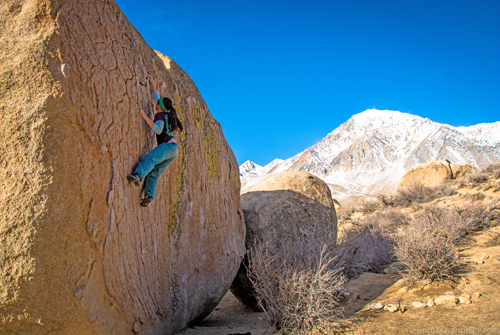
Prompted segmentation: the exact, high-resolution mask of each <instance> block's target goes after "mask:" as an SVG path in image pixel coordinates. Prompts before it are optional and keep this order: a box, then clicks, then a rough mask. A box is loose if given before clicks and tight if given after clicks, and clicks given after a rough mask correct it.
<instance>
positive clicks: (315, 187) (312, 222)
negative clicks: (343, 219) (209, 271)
mask: <svg viewBox="0 0 500 335" xmlns="http://www.w3.org/2000/svg"><path fill="white" fill-rule="evenodd" d="M241 207H242V209H243V213H244V217H245V225H246V228H247V235H246V241H245V245H246V248H247V250H251V249H252V247H253V246H254V245H255V241H256V239H259V240H261V241H262V242H264V243H267V244H268V246H269V249H270V250H274V251H275V252H276V254H277V255H278V257H279V255H280V252H281V249H282V247H283V245H285V244H287V243H293V239H294V238H295V236H302V235H308V234H309V233H310V232H311V229H313V228H315V229H316V228H319V230H316V231H321V232H323V233H324V232H329V235H330V236H331V238H332V240H334V241H336V238H337V215H336V212H335V207H334V205H333V200H332V196H331V192H330V189H329V188H328V185H326V183H325V182H324V181H322V180H321V179H319V178H318V177H316V176H314V175H312V174H310V173H307V172H303V171H286V172H281V173H277V174H274V175H272V176H269V177H267V178H266V179H264V180H262V181H261V182H260V183H258V184H256V185H254V186H253V187H252V188H251V189H249V190H248V192H247V193H244V194H242V196H241ZM231 292H232V293H233V294H234V295H235V296H236V297H237V298H238V299H239V300H240V301H242V302H243V303H245V304H246V305H248V306H251V307H254V306H255V305H256V300H255V297H254V296H253V289H252V285H251V283H250V281H249V280H248V278H247V274H246V268H245V266H243V265H242V266H241V267H240V270H239V271H238V275H237V276H236V279H235V280H234V282H233V284H232V285H231Z"/></svg>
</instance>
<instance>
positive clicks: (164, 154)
mask: <svg viewBox="0 0 500 335" xmlns="http://www.w3.org/2000/svg"><path fill="white" fill-rule="evenodd" d="M178 153H179V150H178V148H177V144H173V143H162V144H160V145H158V146H157V147H156V148H154V149H153V150H151V152H150V153H149V154H147V155H146V156H144V157H143V158H142V160H141V163H139V166H138V167H137V168H136V169H135V174H136V175H137V176H139V178H141V180H145V186H144V196H148V195H149V196H151V197H153V198H154V197H155V189H156V182H157V181H158V177H159V176H160V174H161V173H162V172H163V171H165V169H166V168H167V166H169V165H170V163H172V162H173V161H174V159H175V158H176V157H177V155H178Z"/></svg>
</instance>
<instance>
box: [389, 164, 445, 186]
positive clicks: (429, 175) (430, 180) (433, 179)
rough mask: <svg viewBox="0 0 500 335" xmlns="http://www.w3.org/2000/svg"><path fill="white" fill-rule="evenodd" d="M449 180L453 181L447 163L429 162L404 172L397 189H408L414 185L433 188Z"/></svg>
mask: <svg viewBox="0 0 500 335" xmlns="http://www.w3.org/2000/svg"><path fill="white" fill-rule="evenodd" d="M449 179H453V173H452V170H451V166H450V163H449V162H448V161H436V162H429V163H425V164H421V165H418V166H416V167H413V168H411V169H409V170H408V171H406V173H405V175H404V176H403V177H402V178H401V179H400V180H399V182H398V185H397V188H409V187H411V186H412V185H413V184H415V183H420V184H422V185H424V186H427V187H433V186H437V185H439V184H441V183H443V182H445V181H446V180H449Z"/></svg>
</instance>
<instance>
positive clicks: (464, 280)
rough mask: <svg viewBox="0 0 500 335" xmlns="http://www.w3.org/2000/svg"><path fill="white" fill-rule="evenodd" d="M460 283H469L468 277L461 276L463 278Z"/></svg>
mask: <svg viewBox="0 0 500 335" xmlns="http://www.w3.org/2000/svg"><path fill="white" fill-rule="evenodd" d="M462 283H463V284H464V285H469V284H470V280H469V278H466V277H463V278H462Z"/></svg>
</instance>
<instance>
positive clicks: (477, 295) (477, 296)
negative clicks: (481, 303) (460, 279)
mask: <svg viewBox="0 0 500 335" xmlns="http://www.w3.org/2000/svg"><path fill="white" fill-rule="evenodd" d="M482 295H483V294H482V293H480V292H476V293H474V298H479V297H480V296H482Z"/></svg>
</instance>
